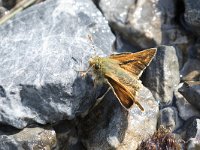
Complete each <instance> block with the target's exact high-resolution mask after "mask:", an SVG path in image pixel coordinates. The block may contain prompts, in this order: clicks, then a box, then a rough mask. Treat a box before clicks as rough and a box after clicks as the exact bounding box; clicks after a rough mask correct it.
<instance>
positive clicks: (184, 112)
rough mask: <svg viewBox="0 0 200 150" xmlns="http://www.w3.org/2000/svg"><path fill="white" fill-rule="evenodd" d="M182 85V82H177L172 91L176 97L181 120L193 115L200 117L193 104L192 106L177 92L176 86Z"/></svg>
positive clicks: (199, 112)
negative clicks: (177, 84)
mask: <svg viewBox="0 0 200 150" xmlns="http://www.w3.org/2000/svg"><path fill="white" fill-rule="evenodd" d="M181 86H182V83H181V84H179V86H178V87H177V89H176V90H175V92H174V96H175V98H176V106H177V109H178V112H179V116H180V117H181V119H183V120H185V121H186V120H188V119H190V118H191V117H193V116H196V117H200V111H198V110H197V109H196V108H195V107H194V106H192V105H191V104H190V103H189V102H188V101H187V100H186V99H185V98H184V97H183V95H182V94H181V93H179V92H178V88H179V87H181Z"/></svg>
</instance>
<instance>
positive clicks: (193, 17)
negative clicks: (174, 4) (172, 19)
mask: <svg viewBox="0 0 200 150" xmlns="http://www.w3.org/2000/svg"><path fill="white" fill-rule="evenodd" d="M184 5H185V6H184V7H185V11H184V18H183V25H184V26H185V27H186V28H187V29H188V30H190V31H192V32H193V33H195V34H197V35H199V34H200V32H199V29H200V21H199V18H200V2H199V0H193V1H190V0H184Z"/></svg>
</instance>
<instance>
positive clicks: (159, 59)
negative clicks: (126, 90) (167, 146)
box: [0, 0, 200, 150]
mask: <svg viewBox="0 0 200 150" xmlns="http://www.w3.org/2000/svg"><path fill="white" fill-rule="evenodd" d="M7 2H8V1H7ZM10 2H12V3H13V4H12V3H11V4H10V5H8V4H7V5H5V0H0V5H1V7H0V16H2V18H3V17H4V16H5V15H6V14H8V13H9V11H11V10H12V8H13V7H15V5H16V3H17V2H18V1H14V0H12V1H11V0H10ZM39 2H40V3H39ZM199 18H200V2H199V1H198V0H193V1H191V0H168V1H166V0H123V1H122V0H93V1H92V0H70V1H66V0H46V1H38V2H37V3H36V4H34V5H32V6H30V7H28V8H27V9H25V10H23V11H20V12H18V13H16V15H15V16H14V17H12V18H11V19H9V20H8V21H5V22H3V23H2V24H1V25H0V150H15V149H16V150H18V149H19V150H22V149H25V150H31V149H34V150H39V149H45V150H50V149H53V150H66V149H67V150H82V149H89V150H107V149H118V150H128V149H132V150H135V149H137V148H138V146H139V144H140V143H141V142H142V141H143V142H144V141H145V140H147V139H148V138H149V137H151V136H152V135H153V133H154V132H156V130H157V129H158V128H159V127H160V126H161V125H162V127H164V128H166V129H169V130H170V131H171V132H172V133H173V136H175V137H176V138H177V140H179V141H182V142H181V143H182V147H181V148H180V149H189V150H199V149H200V128H199V127H200V119H199V118H200V39H199V38H198V37H199V35H200V30H199V29H200V21H199V20H200V19H199ZM88 35H90V36H92V38H93V43H94V47H95V50H94V49H92V46H91V42H90V41H89V40H88ZM152 47H157V54H156V56H155V58H154V59H153V61H152V63H151V64H150V65H149V66H148V67H147V69H146V70H145V72H144V73H143V75H142V77H141V80H142V83H143V85H144V87H142V88H141V89H140V91H139V92H138V95H137V99H139V101H140V103H141V104H142V106H143V107H144V109H145V111H144V112H141V111H140V110H139V109H138V108H137V107H135V106H133V107H132V108H131V109H130V110H129V111H127V110H125V109H124V108H123V107H122V106H121V105H120V103H119V102H118V100H117V99H116V97H115V95H114V94H113V93H112V91H110V92H109V93H108V94H107V95H105V97H104V98H103V100H102V101H101V102H100V103H99V104H98V105H97V106H96V107H93V106H94V105H95V102H96V99H97V98H98V97H101V96H102V94H103V93H104V92H105V90H106V88H107V86H106V85H103V86H102V85H98V86H94V83H93V80H92V78H91V76H90V75H87V76H86V77H85V78H82V77H81V76H80V73H79V72H78V71H80V70H86V69H87V67H88V60H89V58H91V57H92V56H95V55H99V56H109V55H110V54H112V53H115V52H125V51H129V52H137V51H140V50H142V49H147V48H152ZM162 131H163V130H162ZM167 131H168V130H167ZM156 133H159V132H156ZM167 133H168V132H167ZM153 137H155V134H154V136H153ZM163 137H165V136H163ZM170 137H171V135H170ZM149 141H151V140H149ZM161 141H162V140H161ZM183 141H184V142H183ZM143 145H144V144H143ZM147 145H148V144H147ZM140 148H141V147H140ZM149 149H150V148H149Z"/></svg>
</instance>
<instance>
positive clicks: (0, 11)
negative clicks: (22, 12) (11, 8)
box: [0, 6, 7, 18]
mask: <svg viewBox="0 0 200 150" xmlns="http://www.w3.org/2000/svg"><path fill="white" fill-rule="evenodd" d="M6 11H7V10H6V9H5V8H4V7H2V6H0V18H1V17H3V16H4V15H5V14H6Z"/></svg>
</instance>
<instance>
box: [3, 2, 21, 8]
mask: <svg viewBox="0 0 200 150" xmlns="http://www.w3.org/2000/svg"><path fill="white" fill-rule="evenodd" d="M16 4H17V0H2V5H3V7H5V8H6V9H11V8H13V7H14V6H15V5H16Z"/></svg>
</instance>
